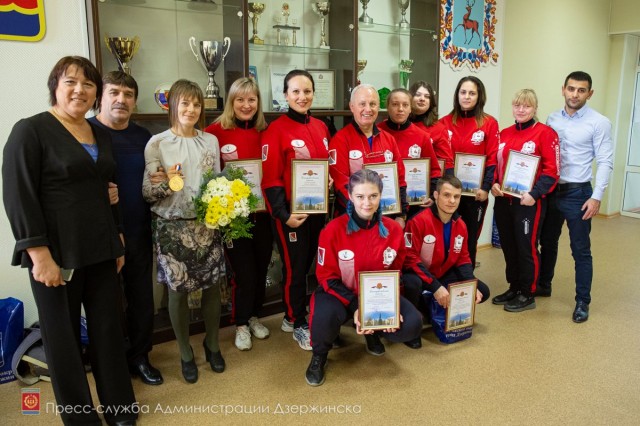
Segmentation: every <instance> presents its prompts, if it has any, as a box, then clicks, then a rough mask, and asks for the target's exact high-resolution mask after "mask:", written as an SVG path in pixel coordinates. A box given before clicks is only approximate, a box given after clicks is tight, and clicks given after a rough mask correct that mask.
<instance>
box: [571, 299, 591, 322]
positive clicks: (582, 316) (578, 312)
mask: <svg viewBox="0 0 640 426" xmlns="http://www.w3.org/2000/svg"><path fill="white" fill-rule="evenodd" d="M588 319H589V304H588V303H586V302H582V301H579V302H578V303H576V309H574V311H573V322H577V323H581V322H585V321H586V320H588Z"/></svg>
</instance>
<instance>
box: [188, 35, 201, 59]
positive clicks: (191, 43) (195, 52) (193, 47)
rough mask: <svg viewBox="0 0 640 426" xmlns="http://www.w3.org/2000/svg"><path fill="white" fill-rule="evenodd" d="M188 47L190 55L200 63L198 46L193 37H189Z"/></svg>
mask: <svg viewBox="0 0 640 426" xmlns="http://www.w3.org/2000/svg"><path fill="white" fill-rule="evenodd" d="M189 47H190V48H191V53H193V56H195V57H196V61H198V62H200V58H199V57H198V45H197V44H196V38H195V37H189Z"/></svg>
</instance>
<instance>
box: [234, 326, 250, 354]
mask: <svg viewBox="0 0 640 426" xmlns="http://www.w3.org/2000/svg"><path fill="white" fill-rule="evenodd" d="M251 346H252V344H251V332H250V331H249V327H247V326H246V325H241V326H238V327H236V348H238V349H240V350H241V351H248V350H249V349H251Z"/></svg>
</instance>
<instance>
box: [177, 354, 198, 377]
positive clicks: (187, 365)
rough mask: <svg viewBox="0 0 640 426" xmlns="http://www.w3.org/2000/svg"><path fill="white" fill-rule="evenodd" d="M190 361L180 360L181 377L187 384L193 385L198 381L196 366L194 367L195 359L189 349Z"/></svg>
mask: <svg viewBox="0 0 640 426" xmlns="http://www.w3.org/2000/svg"><path fill="white" fill-rule="evenodd" d="M191 356H192V358H191V361H183V360H180V363H181V364H182V377H184V379H185V380H186V381H187V382H188V383H195V382H197V381H198V366H197V365H196V357H195V356H194V355H193V348H191Z"/></svg>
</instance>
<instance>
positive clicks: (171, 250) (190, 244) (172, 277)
mask: <svg viewBox="0 0 640 426" xmlns="http://www.w3.org/2000/svg"><path fill="white" fill-rule="evenodd" d="M153 243H154V246H155V249H156V255H157V256H158V283H160V284H165V285H167V286H168V287H169V288H170V289H172V290H174V291H179V292H192V291H196V290H200V289H206V288H209V287H212V286H214V285H217V284H218V283H219V282H220V280H221V279H222V278H224V275H225V265H224V252H223V248H222V237H221V235H220V233H219V232H218V231H214V230H213V229H209V228H207V227H206V226H204V225H203V224H201V223H198V222H197V221H195V220H182V219H163V218H159V217H156V218H155V219H154V220H153Z"/></svg>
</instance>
